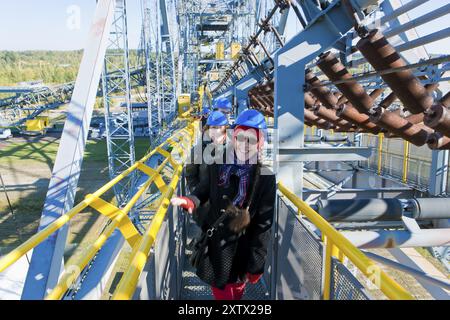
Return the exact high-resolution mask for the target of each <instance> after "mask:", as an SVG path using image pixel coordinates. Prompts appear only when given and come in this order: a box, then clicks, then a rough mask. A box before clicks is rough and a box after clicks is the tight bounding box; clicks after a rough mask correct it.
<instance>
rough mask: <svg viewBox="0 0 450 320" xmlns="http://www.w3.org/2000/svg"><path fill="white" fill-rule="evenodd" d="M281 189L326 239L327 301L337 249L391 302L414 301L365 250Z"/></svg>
mask: <svg viewBox="0 0 450 320" xmlns="http://www.w3.org/2000/svg"><path fill="white" fill-rule="evenodd" d="M278 189H279V190H280V191H281V193H282V194H283V195H284V196H286V198H288V199H289V200H290V201H291V202H292V203H293V204H294V205H295V206H296V207H297V208H298V209H299V210H300V211H301V213H302V214H304V215H305V216H306V217H307V218H308V219H309V221H311V222H312V223H313V224H314V225H315V226H316V227H317V228H319V230H320V231H321V232H322V235H324V236H325V238H326V241H327V244H326V246H327V247H326V249H325V254H326V256H325V287H324V299H329V298H330V284H331V281H330V278H331V256H332V252H333V246H336V247H337V248H338V249H339V251H340V252H342V253H343V254H344V255H345V256H346V257H347V258H348V259H349V260H350V261H351V262H352V263H353V264H354V265H355V266H356V267H357V268H358V269H359V270H360V271H361V272H362V273H363V274H364V275H365V276H366V277H368V278H369V279H370V280H371V281H372V282H373V283H374V284H375V285H376V286H377V287H378V288H379V289H380V290H381V291H382V292H383V293H384V294H385V295H386V296H387V297H388V298H390V299H395V300H410V299H413V297H412V296H411V294H410V293H409V292H407V291H406V290H405V289H404V288H403V287H402V286H400V285H399V284H398V283H397V282H396V281H394V280H393V279H392V278H390V277H389V276H388V275H387V274H386V273H385V272H383V271H382V270H381V268H380V267H379V266H378V265H377V264H375V263H374V262H373V261H372V260H370V259H369V258H368V257H366V256H365V255H364V253H363V252H362V251H361V250H359V249H358V248H356V247H355V246H354V245H353V244H352V243H351V242H350V241H349V240H348V239H347V238H345V237H344V236H343V235H342V234H341V233H339V232H338V231H337V230H336V229H335V228H333V226H332V225H331V224H329V223H328V222H327V221H326V220H325V219H324V218H323V217H322V216H320V215H319V214H318V213H317V212H316V211H314V209H312V208H311V207H310V206H309V205H308V204H307V203H306V202H304V201H303V200H301V199H300V198H299V197H297V196H296V195H295V194H293V193H292V192H291V191H290V190H288V189H287V188H286V187H285V186H284V185H283V184H282V183H281V182H280V183H278Z"/></svg>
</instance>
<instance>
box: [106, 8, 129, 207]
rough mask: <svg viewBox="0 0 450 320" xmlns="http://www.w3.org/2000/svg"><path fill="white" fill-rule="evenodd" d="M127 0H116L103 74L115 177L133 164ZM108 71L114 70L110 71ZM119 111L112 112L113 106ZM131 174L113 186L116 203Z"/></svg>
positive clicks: (126, 189) (122, 200)
mask: <svg viewBox="0 0 450 320" xmlns="http://www.w3.org/2000/svg"><path fill="white" fill-rule="evenodd" d="M126 12H127V11H126V1H125V0H118V1H117V3H116V11H115V16H114V21H113V25H112V28H113V30H112V32H111V35H110V39H109V44H108V47H107V50H106V55H105V62H104V71H103V74H102V85H103V93H104V94H103V103H104V107H105V126H106V141H107V146H108V163H109V176H110V177H111V179H113V178H115V177H116V176H117V175H119V174H120V173H121V172H122V171H124V170H126V169H127V168H129V167H130V166H132V165H133V164H134V161H135V153H134V132H133V115H132V107H131V85H130V81H131V80H130V62H129V52H128V34H127V14H126ZM110 71H116V72H114V73H111V72H110ZM117 104H119V106H118V109H119V110H118V111H117V112H113V109H114V108H115V109H116V110H117ZM133 183H134V175H131V176H130V177H129V178H127V179H125V181H121V183H119V184H117V185H116V186H114V192H115V195H116V198H117V202H118V203H119V206H121V205H122V204H123V203H126V201H127V200H128V199H129V197H130V194H129V191H130V190H131V189H132V187H133Z"/></svg>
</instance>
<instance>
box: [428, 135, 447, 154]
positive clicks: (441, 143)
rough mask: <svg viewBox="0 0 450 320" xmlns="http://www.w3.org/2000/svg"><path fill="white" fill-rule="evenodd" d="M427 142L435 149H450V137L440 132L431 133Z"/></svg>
mask: <svg viewBox="0 0 450 320" xmlns="http://www.w3.org/2000/svg"><path fill="white" fill-rule="evenodd" d="M427 143H428V147H429V148H430V149H433V150H450V138H449V137H447V136H444V135H443V134H442V133H439V132H435V133H432V134H430V135H429V136H428V141H427Z"/></svg>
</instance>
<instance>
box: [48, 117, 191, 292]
mask: <svg viewBox="0 0 450 320" xmlns="http://www.w3.org/2000/svg"><path fill="white" fill-rule="evenodd" d="M196 126H198V123H196V122H195V123H193V124H191V125H190V126H189V127H188V128H185V129H182V130H181V131H180V132H178V133H177V134H175V135H173V136H172V137H171V138H170V139H168V140H166V142H165V143H163V144H162V145H160V146H159V147H158V148H156V149H155V150H156V151H157V150H158V149H160V150H162V146H163V145H165V144H170V145H172V146H174V147H177V144H181V145H183V147H188V146H186V145H185V144H186V141H193V132H194V130H195V128H196ZM182 133H184V134H182ZM185 134H187V135H189V139H186V138H185V136H184V135H185ZM152 153H153V154H154V151H153V152H152ZM166 155H167V156H166V157H165V159H164V161H163V162H162V163H161V164H160V165H159V166H158V168H156V169H152V168H150V167H147V166H146V165H144V164H143V162H142V160H140V161H139V162H138V163H137V165H136V166H135V169H138V170H142V171H143V172H144V173H145V174H147V175H148V176H149V178H148V180H147V181H146V182H145V183H144V184H143V186H142V187H140V188H139V190H138V191H137V192H136V194H134V195H133V197H132V198H131V199H130V201H129V202H128V203H127V204H126V205H125V207H124V208H123V209H119V208H117V207H115V206H113V205H111V204H109V203H107V202H106V201H104V200H102V199H100V198H99V197H96V196H94V195H88V196H86V199H89V200H91V206H92V207H93V208H94V209H96V210H98V211H99V212H100V213H102V214H104V215H106V216H108V217H111V219H112V221H111V223H110V224H109V225H108V226H107V228H106V229H105V231H103V233H102V234H101V235H100V237H99V238H98V239H97V240H96V241H95V243H94V244H93V245H91V246H90V247H89V248H88V249H87V251H86V252H85V254H84V255H83V256H81V257H80V258H79V259H78V261H77V262H76V263H74V264H72V265H70V266H68V267H66V270H67V271H66V272H65V273H64V274H63V275H62V277H61V280H60V281H59V282H58V284H57V286H56V287H55V288H54V289H53V290H52V292H51V293H50V294H49V295H48V296H47V297H46V299H48V300H54V299H61V298H62V297H63V295H64V293H65V292H66V291H67V290H68V289H69V287H70V286H71V285H72V284H73V283H74V282H75V281H76V279H77V278H78V276H79V275H80V273H81V271H82V270H83V269H84V268H85V267H86V266H87V264H88V263H89V261H91V260H92V258H93V257H94V256H95V254H96V253H97V252H98V250H100V248H101V247H102V246H103V245H104V243H105V242H106V240H107V239H108V238H109V237H110V236H111V234H112V232H113V231H114V230H115V229H116V228H119V230H120V231H121V233H122V234H123V235H124V237H125V239H126V240H127V241H128V242H129V243H130V245H131V246H132V247H133V248H136V247H137V246H138V244H139V243H140V242H141V240H142V236H141V235H140V234H139V233H138V231H137V230H136V228H135V227H134V225H133V224H132V223H131V221H130V219H129V218H128V216H127V214H128V212H129V211H130V210H131V209H132V208H133V206H134V205H135V204H136V202H137V201H138V200H139V198H140V197H141V196H142V194H143V193H144V192H145V191H146V190H147V189H148V187H149V186H150V185H151V184H152V183H155V181H156V180H157V179H158V178H161V176H160V173H161V171H162V170H163V169H164V167H166V165H167V163H169V162H170V160H171V158H172V155H171V154H168V153H166ZM148 158H149V157H148V156H146V157H144V158H143V159H145V161H146V160H147V159H148ZM178 167H181V165H178V166H177V168H178ZM144 170H145V171H144ZM161 180H162V178H161ZM168 191H170V190H168V188H167V186H166V185H165V183H164V186H163V189H162V190H161V192H162V193H163V194H165V193H167V192H168ZM136 251H137V250H136V249H134V250H133V252H136Z"/></svg>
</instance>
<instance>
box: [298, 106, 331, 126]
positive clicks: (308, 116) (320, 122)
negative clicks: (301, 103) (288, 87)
mask: <svg viewBox="0 0 450 320" xmlns="http://www.w3.org/2000/svg"><path fill="white" fill-rule="evenodd" d="M304 117H305V120H306V121H308V122H310V123H313V124H314V125H315V126H317V127H318V128H320V129H324V130H330V129H333V128H334V125H333V124H331V123H330V122H328V121H326V120H324V119H320V118H319V117H318V116H316V115H315V114H314V113H313V112H312V111H310V110H306V109H305V110H304Z"/></svg>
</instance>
